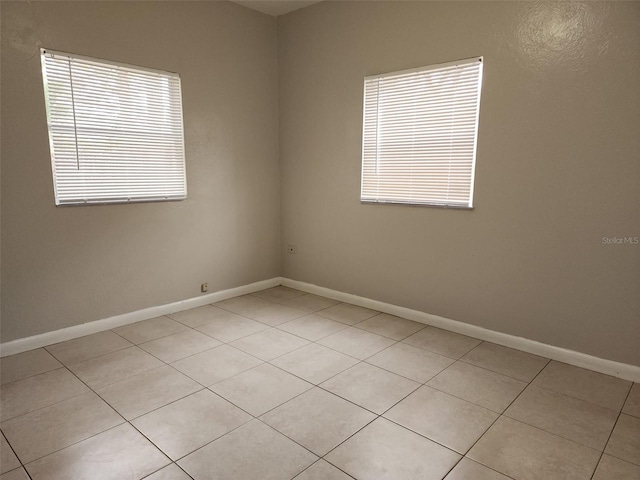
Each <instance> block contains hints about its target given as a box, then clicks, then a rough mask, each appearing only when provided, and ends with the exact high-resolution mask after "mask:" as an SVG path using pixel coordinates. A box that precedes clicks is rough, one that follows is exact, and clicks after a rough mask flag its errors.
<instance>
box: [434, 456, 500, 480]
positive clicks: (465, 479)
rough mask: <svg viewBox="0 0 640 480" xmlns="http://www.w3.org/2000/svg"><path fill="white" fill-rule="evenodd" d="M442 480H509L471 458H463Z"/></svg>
mask: <svg viewBox="0 0 640 480" xmlns="http://www.w3.org/2000/svg"><path fill="white" fill-rule="evenodd" d="M444 480H510V479H509V477H506V476H504V475H502V474H501V473H498V472H496V471H495V470H491V469H490V468H489V467H485V466H484V465H480V464H479V463H477V462H474V461H473V460H469V459H468V458H463V459H462V460H460V463H458V464H457V465H456V466H455V467H454V469H453V470H451V473H449V475H447V476H446V477H445V478H444Z"/></svg>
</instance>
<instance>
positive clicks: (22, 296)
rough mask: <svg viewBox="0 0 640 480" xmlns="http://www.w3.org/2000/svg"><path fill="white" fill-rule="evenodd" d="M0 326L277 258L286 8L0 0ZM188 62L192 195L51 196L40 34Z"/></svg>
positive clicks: (97, 315)
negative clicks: (125, 200) (85, 199)
mask: <svg viewBox="0 0 640 480" xmlns="http://www.w3.org/2000/svg"><path fill="white" fill-rule="evenodd" d="M1 9H2V10H1V13H2V102H1V103H2V139H1V142H2V287H3V288H2V341H3V342H6V341H10V340H13V339H16V338H21V337H25V336H29V335H34V334H38V333H41V332H46V331H50V330H56V329H59V328H62V327H67V326H71V325H76V324H79V323H83V322H87V321H91V320H96V319H101V318H105V317H109V316H111V315H116V314H121V313H126V312H130V311H134V310H138V309H141V308H145V307H150V306H154V305H161V304H165V303H169V302H173V301H177V300H181V299H185V298H190V297H194V296H197V295H199V292H200V283H202V282H209V287H210V289H211V290H212V291H216V290H220V289H224V288H230V287H234V286H237V285H244V284H247V283H250V282H254V281H258V280H263V279H266V278H271V277H273V276H277V275H279V273H280V256H279V251H280V250H279V241H280V217H279V209H280V204H279V201H280V198H279V177H278V136H277V135H278V134H277V128H278V127H277V113H278V112H277V106H278V105H277V58H276V57H277V31H276V19H275V18H273V17H268V16H266V15H263V14H261V13H258V12H254V11H252V10H249V9H246V8H243V7H240V6H238V5H235V4H233V3H228V2H157V3H156V2H69V3H66V2H15V3H13V2H2V4H1ZM40 47H46V48H51V49H54V50H61V51H65V52H72V53H78V54H83V55H88V56H93V57H98V58H105V59H109V60H115V61H119V62H123V63H131V64H135V65H142V66H146V67H150V68H157V69H162V70H169V71H175V72H178V73H180V74H181V77H182V94H183V102H184V125H185V143H186V158H187V182H188V189H189V198H188V200H186V201H182V202H175V203H148V204H131V205H108V206H91V207H66V208H56V207H55V206H54V197H53V186H52V177H51V167H50V162H51V160H50V156H49V144H48V133H47V125H46V117H45V106H44V96H43V88H42V78H41V73H40V57H39V48H40Z"/></svg>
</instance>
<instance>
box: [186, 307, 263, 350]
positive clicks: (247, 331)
mask: <svg viewBox="0 0 640 480" xmlns="http://www.w3.org/2000/svg"><path fill="white" fill-rule="evenodd" d="M221 311H223V312H225V315H224V316H222V315H221V316H220V317H219V318H216V319H215V320H213V321H212V322H209V323H207V324H206V325H202V326H201V327H197V330H199V331H201V332H202V333H205V334H207V335H209V336H210V337H213V338H216V339H218V340H220V341H221V342H225V343H227V342H233V341H234V340H238V339H239V338H242V337H246V336H247V335H251V334H253V333H258V332H260V331H262V330H265V329H266V328H269V327H268V326H267V325H265V324H264V323H260V322H256V321H255V320H251V319H249V318H246V317H243V316H241V315H238V314H235V313H231V312H227V311H226V310H222V309H221Z"/></svg>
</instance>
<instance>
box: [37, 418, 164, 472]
mask: <svg viewBox="0 0 640 480" xmlns="http://www.w3.org/2000/svg"><path fill="white" fill-rule="evenodd" d="M169 463H170V462H169V459H168V458H167V457H165V456H164V455H163V454H162V452H160V450H158V449H157V448H156V447H154V446H153V445H152V444H151V443H150V442H149V441H148V440H147V439H146V438H144V437H143V436H142V435H141V434H140V433H138V432H137V431H136V430H135V429H134V428H133V427H132V426H131V425H129V424H128V423H125V424H123V425H120V426H118V427H115V428H112V429H111V430H107V431H106V432H102V433H100V434H98V435H96V436H94V437H91V438H88V439H87V440H83V441H82V442H80V443H76V444H75V445H72V446H70V447H67V448H65V449H63V450H60V451H58V452H56V453H52V454H51V455H47V456H46V457H43V458H41V459H39V460H36V461H35V462H32V463H30V464H28V465H26V467H27V471H28V472H29V474H30V475H31V478H32V479H33V480H103V479H114V480H115V479H118V480H137V479H140V478H142V477H144V476H145V475H148V474H150V473H153V472H155V471H156V470H158V469H160V468H161V467H163V466H164V465H168V464H169Z"/></svg>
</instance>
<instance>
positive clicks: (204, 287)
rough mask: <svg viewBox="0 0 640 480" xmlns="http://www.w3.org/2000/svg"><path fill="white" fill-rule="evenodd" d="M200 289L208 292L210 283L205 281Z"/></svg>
mask: <svg viewBox="0 0 640 480" xmlns="http://www.w3.org/2000/svg"><path fill="white" fill-rule="evenodd" d="M200 291H201V292H202V293H204V292H208V291H209V284H208V283H203V284H202V285H200Z"/></svg>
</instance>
